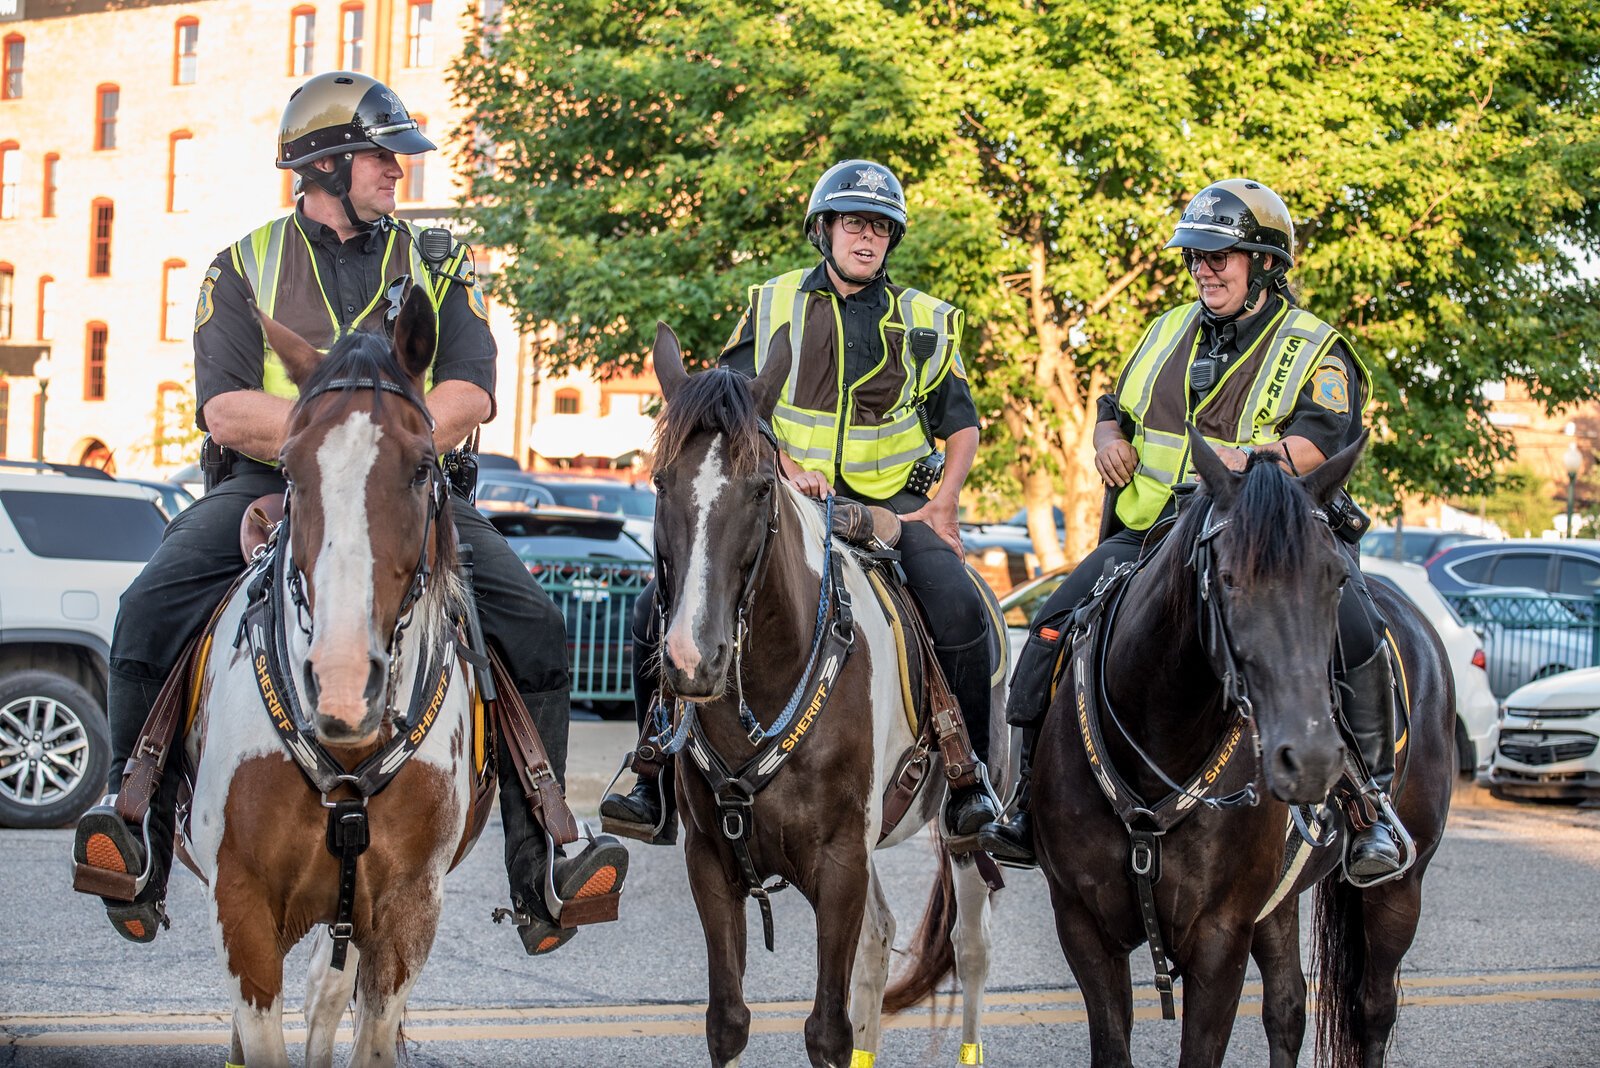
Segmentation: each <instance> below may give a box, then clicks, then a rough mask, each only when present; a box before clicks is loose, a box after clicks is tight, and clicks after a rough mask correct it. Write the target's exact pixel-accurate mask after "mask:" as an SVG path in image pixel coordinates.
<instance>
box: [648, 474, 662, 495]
mask: <svg viewBox="0 0 1600 1068" xmlns="http://www.w3.org/2000/svg"><path fill="white" fill-rule="evenodd" d="M662 481H663V479H662V478H661V476H660V475H651V476H650V484H651V485H652V486H654V487H655V488H656V492H657V493H660V492H661V489H662V485H661V484H662Z"/></svg>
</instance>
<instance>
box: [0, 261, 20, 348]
mask: <svg viewBox="0 0 1600 1068" xmlns="http://www.w3.org/2000/svg"><path fill="white" fill-rule="evenodd" d="M16 281H17V272H16V270H15V269H14V268H13V267H12V266H11V264H9V263H0V341H10V340H11V323H12V320H13V318H14V317H15V316H16V311H17V303H16Z"/></svg>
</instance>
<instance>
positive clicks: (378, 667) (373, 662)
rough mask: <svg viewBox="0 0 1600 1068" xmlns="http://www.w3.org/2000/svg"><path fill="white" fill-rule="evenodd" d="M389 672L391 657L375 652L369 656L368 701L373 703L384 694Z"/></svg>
mask: <svg viewBox="0 0 1600 1068" xmlns="http://www.w3.org/2000/svg"><path fill="white" fill-rule="evenodd" d="M388 674H389V657H388V656H387V655H384V654H375V655H373V656H372V657H370V658H369V664H368V667H367V690H366V698H367V703H368V704H371V703H372V702H374V701H376V700H377V699H378V698H379V697H381V696H382V695H383V688H384V682H385V679H386V677H387V676H388Z"/></svg>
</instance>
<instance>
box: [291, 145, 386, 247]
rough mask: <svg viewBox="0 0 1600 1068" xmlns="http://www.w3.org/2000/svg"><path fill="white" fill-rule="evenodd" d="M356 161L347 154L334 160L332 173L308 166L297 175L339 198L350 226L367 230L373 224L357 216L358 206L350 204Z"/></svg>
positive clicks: (297, 171) (298, 171) (352, 156)
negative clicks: (353, 166)
mask: <svg viewBox="0 0 1600 1068" xmlns="http://www.w3.org/2000/svg"><path fill="white" fill-rule="evenodd" d="M354 159H355V157H354V155H353V154H351V153H349V152H346V153H344V154H343V155H342V156H337V157H335V158H334V161H333V170H331V171H323V170H318V169H317V168H316V167H313V166H311V165H310V164H306V165H305V166H304V167H301V168H300V169H298V170H296V171H295V173H296V174H298V175H299V176H300V177H302V178H304V179H305V180H306V181H308V182H315V183H316V185H317V188H319V189H321V190H322V191H323V192H324V193H327V194H328V195H329V196H331V197H338V198H339V203H340V204H342V205H343V206H344V215H345V218H347V219H349V220H350V225H351V226H353V227H355V228H356V229H357V230H365V229H366V228H367V227H368V226H370V225H371V224H370V223H367V222H365V221H363V220H362V218H361V216H359V215H357V214H356V206H355V205H354V204H352V203H350V168H351V166H352V165H353V162H354Z"/></svg>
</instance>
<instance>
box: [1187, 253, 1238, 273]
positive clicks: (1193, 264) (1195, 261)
mask: <svg viewBox="0 0 1600 1068" xmlns="http://www.w3.org/2000/svg"><path fill="white" fill-rule="evenodd" d="M1235 251H1236V250H1235V249H1231V248H1225V249H1223V250H1222V251H1221V252H1199V251H1197V250H1195V249H1192V248H1186V249H1184V250H1183V265H1184V266H1185V267H1187V268H1189V273H1190V274H1195V273H1196V272H1198V271H1199V270H1200V265H1201V264H1202V263H1203V264H1205V265H1206V266H1207V267H1210V268H1211V273H1212V274H1221V273H1222V272H1223V271H1225V270H1227V268H1228V259H1229V258H1230V257H1231V256H1232V255H1233V254H1234V252H1235Z"/></svg>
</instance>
